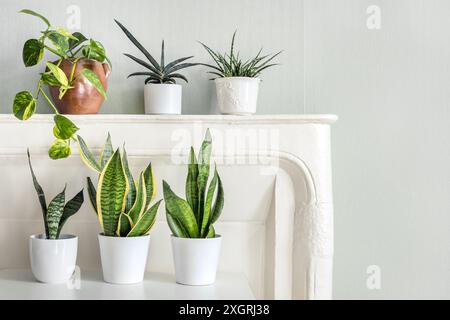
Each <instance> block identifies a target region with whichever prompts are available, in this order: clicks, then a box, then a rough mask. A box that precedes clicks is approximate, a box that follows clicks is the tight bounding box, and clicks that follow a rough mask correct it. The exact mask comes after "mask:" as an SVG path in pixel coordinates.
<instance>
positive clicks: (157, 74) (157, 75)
mask: <svg viewBox="0 0 450 320" xmlns="http://www.w3.org/2000/svg"><path fill="white" fill-rule="evenodd" d="M114 21H115V22H116V23H117V25H118V26H119V27H120V28H121V29H122V31H123V32H124V33H125V35H126V36H127V37H128V39H130V41H131V42H132V43H133V44H134V45H135V46H136V47H137V48H138V49H139V50H140V51H141V52H142V53H143V55H144V56H145V57H146V58H147V60H148V62H147V61H144V60H142V59H139V58H137V57H135V56H133V55H131V54H129V53H124V55H125V56H127V57H128V58H130V59H131V60H133V61H135V62H137V63H138V64H140V65H141V66H143V67H145V68H146V69H148V71H141V72H134V73H131V74H130V75H128V78H129V77H134V76H147V78H146V79H145V84H147V83H172V84H174V83H176V80H177V79H181V80H184V81H186V82H188V79H187V78H186V77H185V76H184V75H182V74H180V73H178V72H177V71H179V70H182V69H186V68H189V67H193V66H196V65H198V63H188V62H185V61H186V60H189V59H191V58H193V56H189V57H184V58H179V59H176V60H174V61H172V62H170V63H167V64H166V63H165V58H164V55H165V53H164V40H163V41H162V44H161V59H160V62H159V63H158V62H157V61H156V59H155V58H153V56H152V55H151V54H150V53H149V52H148V50H147V49H145V48H144V46H143V45H142V44H141V43H140V42H139V41H138V40H137V39H136V38H135V37H134V36H133V34H132V33H131V32H130V31H128V29H127V28H125V27H124V26H123V25H122V24H121V23H120V22H119V21H117V20H114ZM182 62H184V63H182Z"/></svg>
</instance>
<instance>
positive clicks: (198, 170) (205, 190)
mask: <svg viewBox="0 0 450 320" xmlns="http://www.w3.org/2000/svg"><path fill="white" fill-rule="evenodd" d="M211 149H212V139H211V134H210V132H209V129H208V130H207V131H206V135H205V139H204V141H203V143H202V145H201V148H200V151H199V156H198V160H197V157H196V155H195V151H194V148H193V147H191V149H190V153H189V163H188V173H187V177H186V199H183V198H180V197H179V196H177V195H176V194H175V193H174V192H173V191H172V189H171V188H170V186H169V184H168V183H167V182H166V181H163V191H164V202H165V205H166V218H167V223H168V224H169V227H170V230H171V231H172V233H173V235H174V236H176V237H181V238H214V237H215V235H216V232H215V229H214V226H213V224H214V223H215V222H216V221H217V220H218V219H219V217H220V215H221V213H222V209H223V205H224V191H223V185H222V180H221V179H220V176H219V173H218V172H217V168H216V165H214V174H213V177H212V179H211V181H210V182H209V184H208V179H209V176H210V158H211Z"/></svg>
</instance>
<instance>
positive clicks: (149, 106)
mask: <svg viewBox="0 0 450 320" xmlns="http://www.w3.org/2000/svg"><path fill="white" fill-rule="evenodd" d="M181 92H182V87H181V85H180V84H159V83H148V84H146V85H145V87H144V100H145V113H146V114H181Z"/></svg>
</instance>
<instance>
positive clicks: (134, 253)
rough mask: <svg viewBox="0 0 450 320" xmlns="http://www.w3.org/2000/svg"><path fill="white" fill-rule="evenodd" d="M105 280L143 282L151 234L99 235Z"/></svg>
mask: <svg viewBox="0 0 450 320" xmlns="http://www.w3.org/2000/svg"><path fill="white" fill-rule="evenodd" d="M98 241H99V244H100V258H101V261H102V270H103V280H105V282H109V283H114V284H132V283H139V282H142V280H143V279H144V273H145V267H146V265H147V256H148V248H149V245H150V236H149V235H146V236H140V237H107V236H104V235H102V234H99V235H98Z"/></svg>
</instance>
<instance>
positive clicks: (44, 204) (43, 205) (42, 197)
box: [27, 149, 48, 238]
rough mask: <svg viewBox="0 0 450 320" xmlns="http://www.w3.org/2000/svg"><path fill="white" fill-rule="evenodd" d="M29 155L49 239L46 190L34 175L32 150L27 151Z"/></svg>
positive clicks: (32, 175) (29, 163) (46, 234)
mask: <svg viewBox="0 0 450 320" xmlns="http://www.w3.org/2000/svg"><path fill="white" fill-rule="evenodd" d="M27 155H28V165H29V166H30V171H31V177H32V178H33V185H34V189H35V190H36V193H37V195H38V199H39V203H40V205H41V210H42V215H43V217H44V226H45V236H46V237H47V238H48V226H47V202H46V201H45V194H44V190H43V189H42V187H41V185H40V184H39V182H38V181H37V178H36V175H35V174H34V170H33V167H32V166H31V158H30V150H28V149H27Z"/></svg>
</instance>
